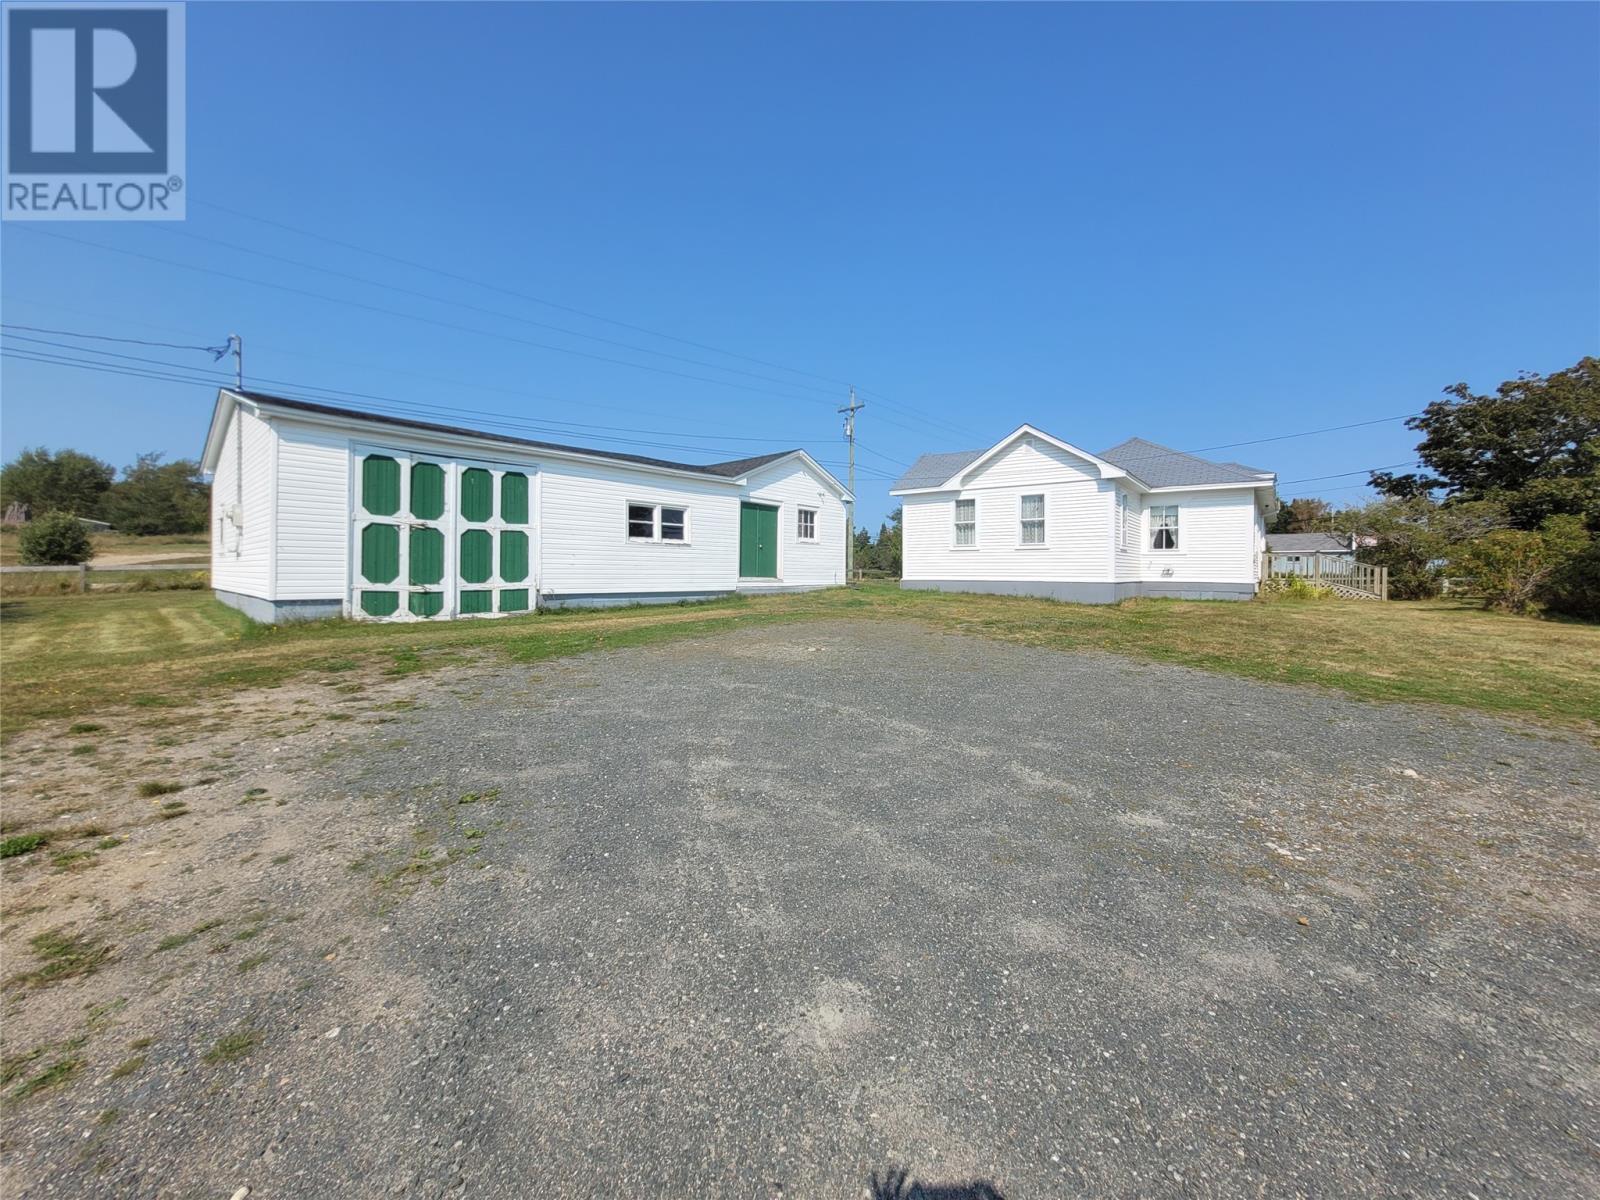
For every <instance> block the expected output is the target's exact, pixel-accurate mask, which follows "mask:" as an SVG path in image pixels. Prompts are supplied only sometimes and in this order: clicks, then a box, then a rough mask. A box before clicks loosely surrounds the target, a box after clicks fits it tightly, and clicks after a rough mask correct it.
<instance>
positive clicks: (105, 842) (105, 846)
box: [94, 836, 122, 850]
mask: <svg viewBox="0 0 1600 1200" xmlns="http://www.w3.org/2000/svg"><path fill="white" fill-rule="evenodd" d="M120 845H122V839H121V838H119V837H115V836H113V837H103V838H101V839H100V840H99V841H98V842H96V843H95V844H94V848H95V849H96V850H115V849H116V848H117V847H118V846H120Z"/></svg>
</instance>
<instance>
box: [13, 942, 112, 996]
mask: <svg viewBox="0 0 1600 1200" xmlns="http://www.w3.org/2000/svg"><path fill="white" fill-rule="evenodd" d="M28 945H30V946H32V947H33V952H34V953H35V954H37V955H38V956H39V957H40V959H42V960H43V962H44V965H43V966H41V967H39V968H38V969H37V970H34V971H25V972H23V973H22V974H21V975H14V976H12V978H11V982H12V983H22V984H29V985H31V986H33V987H43V986H45V985H46V984H51V983H56V982H57V981H59V980H62V979H70V978H72V977H73V976H75V975H93V974H94V973H95V972H96V971H98V970H99V969H100V965H101V964H102V963H104V962H105V961H106V960H107V959H108V958H110V957H111V947H110V946H107V945H106V944H105V943H103V942H100V941H96V940H95V939H93V938H91V937H89V936H88V935H86V934H68V933H67V932H66V931H65V930H62V929H52V930H50V931H48V932H47V933H40V934H36V935H35V936H33V937H31V938H29V939H28Z"/></svg>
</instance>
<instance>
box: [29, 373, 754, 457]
mask: <svg viewBox="0 0 1600 1200" xmlns="http://www.w3.org/2000/svg"><path fill="white" fill-rule="evenodd" d="M0 357H5V358H11V359H16V360H18V361H20V362H32V363H37V364H40V365H44V366H59V367H72V368H76V369H79V370H87V371H97V372H100V373H102V374H109V375H119V376H123V377H127V378H134V379H148V380H153V381H156V382H162V383H182V384H191V385H195V386H203V387H206V388H216V387H226V386H228V384H229V383H230V382H231V381H230V380H229V379H228V378H227V377H226V376H223V375H214V374H213V375H198V376H197V375H194V374H190V375H184V374H180V373H178V372H180V371H188V370H193V371H196V372H198V371H199V368H186V367H178V368H175V369H173V370H168V371H160V370H153V369H149V368H145V367H136V366H126V365H123V364H120V363H102V362H92V361H89V360H86V359H74V358H70V357H68V356H66V355H57V354H48V353H46V352H44V351H38V350H32V349H31V348H25V349H21V350H12V349H0ZM284 398H285V399H290V400H293V399H300V400H309V401H312V402H313V403H317V402H320V403H327V402H328V400H327V398H326V397H322V396H316V395H309V396H307V395H301V396H294V395H286V396H285V397H284ZM369 407H370V409H375V410H379V411H377V412H373V413H372V414H371V415H385V414H384V413H383V412H382V410H383V409H385V408H389V409H399V410H401V411H392V412H389V413H387V414H386V415H390V416H412V417H415V416H416V415H418V414H416V413H415V412H408V411H405V410H415V409H419V408H425V406H419V405H409V404H406V403H405V402H404V401H385V402H383V403H381V404H380V403H373V404H371V405H370V406H369ZM421 415H429V414H427V413H426V412H425V411H424V412H423V413H422V414H421ZM480 423H481V424H486V425H494V426H503V427H506V428H510V429H529V427H530V424H531V423H529V422H523V421H481V422H480ZM529 431H531V432H535V433H549V432H555V433H557V434H560V433H561V432H562V431H560V430H554V431H551V430H544V429H540V428H539V427H537V426H532V427H531V429H529ZM568 436H570V435H568ZM588 440H590V441H600V442H614V443H617V444H619V445H627V446H644V447H647V448H652V449H659V450H672V451H679V452H682V451H689V452H694V453H701V454H712V455H726V454H727V452H728V451H727V449H726V448H725V447H711V446H695V445H687V444H683V443H677V442H655V441H647V440H642V439H638V438H621V437H604V436H600V435H591V436H590V437H589V438H588Z"/></svg>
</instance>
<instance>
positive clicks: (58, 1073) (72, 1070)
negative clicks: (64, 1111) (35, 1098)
mask: <svg viewBox="0 0 1600 1200" xmlns="http://www.w3.org/2000/svg"><path fill="white" fill-rule="evenodd" d="M81 1070H83V1059H81V1058H62V1059H57V1060H56V1061H55V1062H53V1063H51V1064H50V1065H49V1066H48V1067H46V1068H45V1069H44V1070H42V1071H40V1072H39V1073H38V1074H37V1075H31V1076H29V1077H28V1078H27V1079H24V1080H23V1081H22V1082H21V1083H20V1084H18V1085H17V1087H16V1089H15V1090H14V1091H13V1092H12V1093H11V1095H12V1096H13V1097H14V1098H15V1099H18V1100H26V1099H27V1098H28V1097H29V1096H32V1095H34V1094H35V1093H36V1092H42V1091H44V1090H45V1088H51V1087H56V1086H58V1085H60V1084H63V1083H66V1082H67V1080H69V1079H71V1078H72V1077H73V1076H74V1075H76V1074H77V1073H78V1072H79V1071H81Z"/></svg>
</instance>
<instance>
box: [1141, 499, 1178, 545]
mask: <svg viewBox="0 0 1600 1200" xmlns="http://www.w3.org/2000/svg"><path fill="white" fill-rule="evenodd" d="M1158 508H1170V509H1173V510H1175V511H1176V512H1177V522H1178V523H1177V524H1176V525H1174V526H1173V528H1174V529H1176V530H1177V531H1178V544H1177V545H1176V546H1173V547H1171V548H1170V549H1165V550H1158V549H1156V546H1155V540H1156V514H1155V510H1156V509H1158ZM1145 512H1146V514H1147V515H1148V517H1149V534H1148V537H1149V540H1148V541H1147V542H1146V544H1145V553H1146V554H1161V555H1174V554H1182V553H1183V506H1182V505H1181V504H1152V505H1151V506H1150V507H1149V508H1148V509H1146V510H1145Z"/></svg>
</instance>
